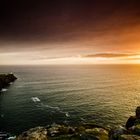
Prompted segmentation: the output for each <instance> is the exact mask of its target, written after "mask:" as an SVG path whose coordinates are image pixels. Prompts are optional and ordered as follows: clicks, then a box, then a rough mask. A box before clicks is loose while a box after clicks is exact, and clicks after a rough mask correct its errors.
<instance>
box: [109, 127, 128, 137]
mask: <svg viewBox="0 0 140 140" xmlns="http://www.w3.org/2000/svg"><path fill="white" fill-rule="evenodd" d="M123 134H128V131H127V130H126V129H125V128H124V127H122V126H119V127H117V128H114V129H111V130H110V132H109V139H110V140H118V139H119V137H120V136H121V135H123Z"/></svg>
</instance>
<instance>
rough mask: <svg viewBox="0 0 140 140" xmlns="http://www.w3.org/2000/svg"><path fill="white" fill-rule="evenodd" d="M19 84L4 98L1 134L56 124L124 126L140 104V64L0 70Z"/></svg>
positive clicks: (0, 100) (0, 98)
mask: <svg viewBox="0 0 140 140" xmlns="http://www.w3.org/2000/svg"><path fill="white" fill-rule="evenodd" d="M9 72H13V73H14V74H15V75H16V76H17V77H18V79H17V80H16V81H15V82H14V83H11V85H10V86H9V87H7V89H8V90H6V89H3V91H2V93H1V94H0V129H1V130H3V131H7V132H11V133H13V134H19V133H21V132H22V131H25V130H28V129H29V128H32V127H36V126H45V125H49V124H53V123H58V124H67V125H78V124H79V123H96V124H99V125H104V126H111V127H113V126H114V125H124V124H125V122H126V120H127V118H128V117H129V116H130V115H134V112H135V108H136V107H137V106H138V105H140V65H91V66H87V65H85V66H72V65H71V66H0V73H9Z"/></svg>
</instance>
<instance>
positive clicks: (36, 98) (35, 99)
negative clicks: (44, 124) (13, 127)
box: [31, 97, 40, 102]
mask: <svg viewBox="0 0 140 140" xmlns="http://www.w3.org/2000/svg"><path fill="white" fill-rule="evenodd" d="M31 99H32V100H33V101H34V102H40V99H39V98H38V97H32V98H31Z"/></svg>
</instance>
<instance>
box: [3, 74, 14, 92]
mask: <svg viewBox="0 0 140 140" xmlns="http://www.w3.org/2000/svg"><path fill="white" fill-rule="evenodd" d="M16 79H17V78H16V77H15V76H14V74H12V73H11V74H0V91H1V90H2V88H4V87H6V86H8V85H9V84H10V83H11V82H14V81H15V80H16Z"/></svg>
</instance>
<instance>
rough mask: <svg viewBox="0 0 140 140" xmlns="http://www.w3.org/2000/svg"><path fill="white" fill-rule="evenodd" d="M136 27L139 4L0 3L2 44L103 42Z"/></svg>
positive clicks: (83, 0)
mask: <svg viewBox="0 0 140 140" xmlns="http://www.w3.org/2000/svg"><path fill="white" fill-rule="evenodd" d="M139 23H140V1H139V0H34V1H33V0H3V2H2V3H1V4H0V42H1V43H3V42H4V43H5V42H10V41H12V42H31V43H32V42H35V43H38V42H39V43H40V42H47V43H48V42H49V43H51V42H53V43H54V42H74V41H81V40H82V41H83V40H90V39H91V40H92V41H94V40H95V41H97V40H98V38H100V37H101V38H102V39H101V42H102V40H103V41H104V40H105V39H104V36H107V37H109V38H111V37H110V36H111V35H112V33H114V32H118V31H120V30H121V29H122V28H126V27H131V26H136V25H138V24H139ZM89 38H90V39H89ZM109 41H110V39H109Z"/></svg>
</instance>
